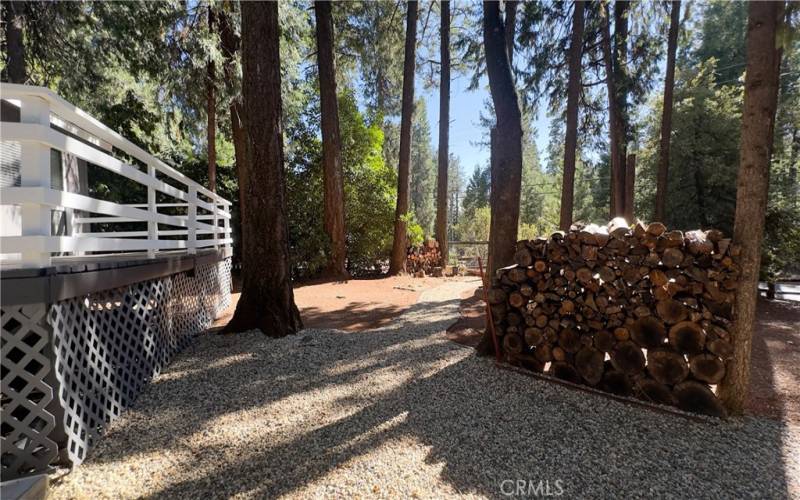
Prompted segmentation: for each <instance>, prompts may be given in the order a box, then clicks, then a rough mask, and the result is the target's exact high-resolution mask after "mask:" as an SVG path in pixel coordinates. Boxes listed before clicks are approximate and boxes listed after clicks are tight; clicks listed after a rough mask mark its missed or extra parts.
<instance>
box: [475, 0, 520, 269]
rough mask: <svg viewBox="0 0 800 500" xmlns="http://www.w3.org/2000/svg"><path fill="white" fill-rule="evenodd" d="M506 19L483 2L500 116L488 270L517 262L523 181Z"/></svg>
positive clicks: (489, 69) (497, 8)
mask: <svg viewBox="0 0 800 500" xmlns="http://www.w3.org/2000/svg"><path fill="white" fill-rule="evenodd" d="M504 33H505V31H504V27H503V21H502V19H501V18H500V5H499V4H498V3H497V2H491V1H485V2H483V43H484V47H485V50H486V72H487V74H488V75H489V88H490V90H491V94H492V102H493V104H494V110H495V114H496V117H497V121H496V123H497V125H496V134H495V138H494V139H495V140H493V141H492V157H493V159H494V160H493V162H492V167H491V174H492V184H491V186H492V187H491V212H492V219H491V225H490V228H489V232H490V236H489V242H490V243H489V244H490V248H489V255H490V263H489V272H490V274H491V275H494V272H495V270H496V269H499V268H501V267H503V266H506V265H508V264H510V263H512V262H513V261H514V251H515V248H514V247H515V245H516V243H517V229H518V224H519V198H520V184H521V181H522V116H521V114H520V110H519V103H518V101H517V91H516V89H515V88H514V78H513V76H512V75H511V66H510V64H509V62H508V52H507V50H506V45H505V36H504Z"/></svg>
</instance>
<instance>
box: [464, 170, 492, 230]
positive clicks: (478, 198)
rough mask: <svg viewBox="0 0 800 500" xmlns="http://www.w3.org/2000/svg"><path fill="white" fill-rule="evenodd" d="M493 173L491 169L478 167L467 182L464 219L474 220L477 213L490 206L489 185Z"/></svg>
mask: <svg viewBox="0 0 800 500" xmlns="http://www.w3.org/2000/svg"><path fill="white" fill-rule="evenodd" d="M490 181H491V172H489V167H488V166H486V167H482V168H481V167H476V168H475V170H474V171H473V172H472V177H471V178H470V179H469V181H468V182H467V189H466V192H465V193H464V201H463V203H462V206H463V207H464V217H466V218H468V219H469V218H472V217H473V216H474V215H475V211H476V210H478V209H479V208H483V207H488V206H489V184H490Z"/></svg>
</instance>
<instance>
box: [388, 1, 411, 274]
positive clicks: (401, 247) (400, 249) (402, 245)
mask: <svg viewBox="0 0 800 500" xmlns="http://www.w3.org/2000/svg"><path fill="white" fill-rule="evenodd" d="M416 48H417V2H416V1H409V2H408V7H407V11H406V46H405V58H404V59H405V60H404V61H403V103H402V110H401V113H400V164H399V165H398V168H397V205H396V208H395V214H394V243H393V244H392V256H391V259H390V261H389V274H390V275H395V274H400V273H402V272H403V271H404V270H405V263H406V251H407V249H406V246H407V241H406V240H407V234H406V220H405V216H406V214H407V213H408V190H409V186H408V181H409V179H408V173H409V163H410V162H411V125H412V123H411V122H412V120H413V117H414V73H415V68H416Z"/></svg>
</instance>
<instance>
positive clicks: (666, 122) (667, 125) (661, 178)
mask: <svg viewBox="0 0 800 500" xmlns="http://www.w3.org/2000/svg"><path fill="white" fill-rule="evenodd" d="M670 9H671V10H670V17H669V35H668V36H667V67H666V74H665V76H664V104H663V107H662V110H661V142H660V143H659V150H658V174H657V181H656V208H655V218H656V220H659V221H663V220H666V215H667V212H666V207H667V185H668V182H669V147H670V137H671V135H672V101H673V97H672V96H673V91H674V90H675V54H676V52H677V50H678V30H679V29H680V17H681V2H680V0H675V1H672V2H670Z"/></svg>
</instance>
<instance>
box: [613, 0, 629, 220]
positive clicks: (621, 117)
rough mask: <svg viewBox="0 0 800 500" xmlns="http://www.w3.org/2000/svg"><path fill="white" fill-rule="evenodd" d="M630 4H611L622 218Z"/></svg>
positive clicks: (620, 1) (622, 210) (622, 211)
mask: <svg viewBox="0 0 800 500" xmlns="http://www.w3.org/2000/svg"><path fill="white" fill-rule="evenodd" d="M629 10H630V2H629V1H627V0H616V1H615V2H614V52H613V55H614V65H613V69H614V73H615V74H614V97H615V99H616V101H617V113H616V115H617V141H619V142H618V144H617V151H618V155H619V161H618V162H617V167H618V169H619V170H618V173H617V186H616V188H617V193H618V194H619V196H617V203H618V208H617V211H618V212H619V213H618V214H617V215H624V214H625V212H626V211H627V207H626V206H625V201H626V198H625V194H624V193H625V186H626V180H625V173H626V160H627V157H628V141H629V140H630V139H631V138H630V126H629V123H630V118H629V116H628V89H629V80H628V78H629V77H628V69H627V60H628V11H629Z"/></svg>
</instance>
